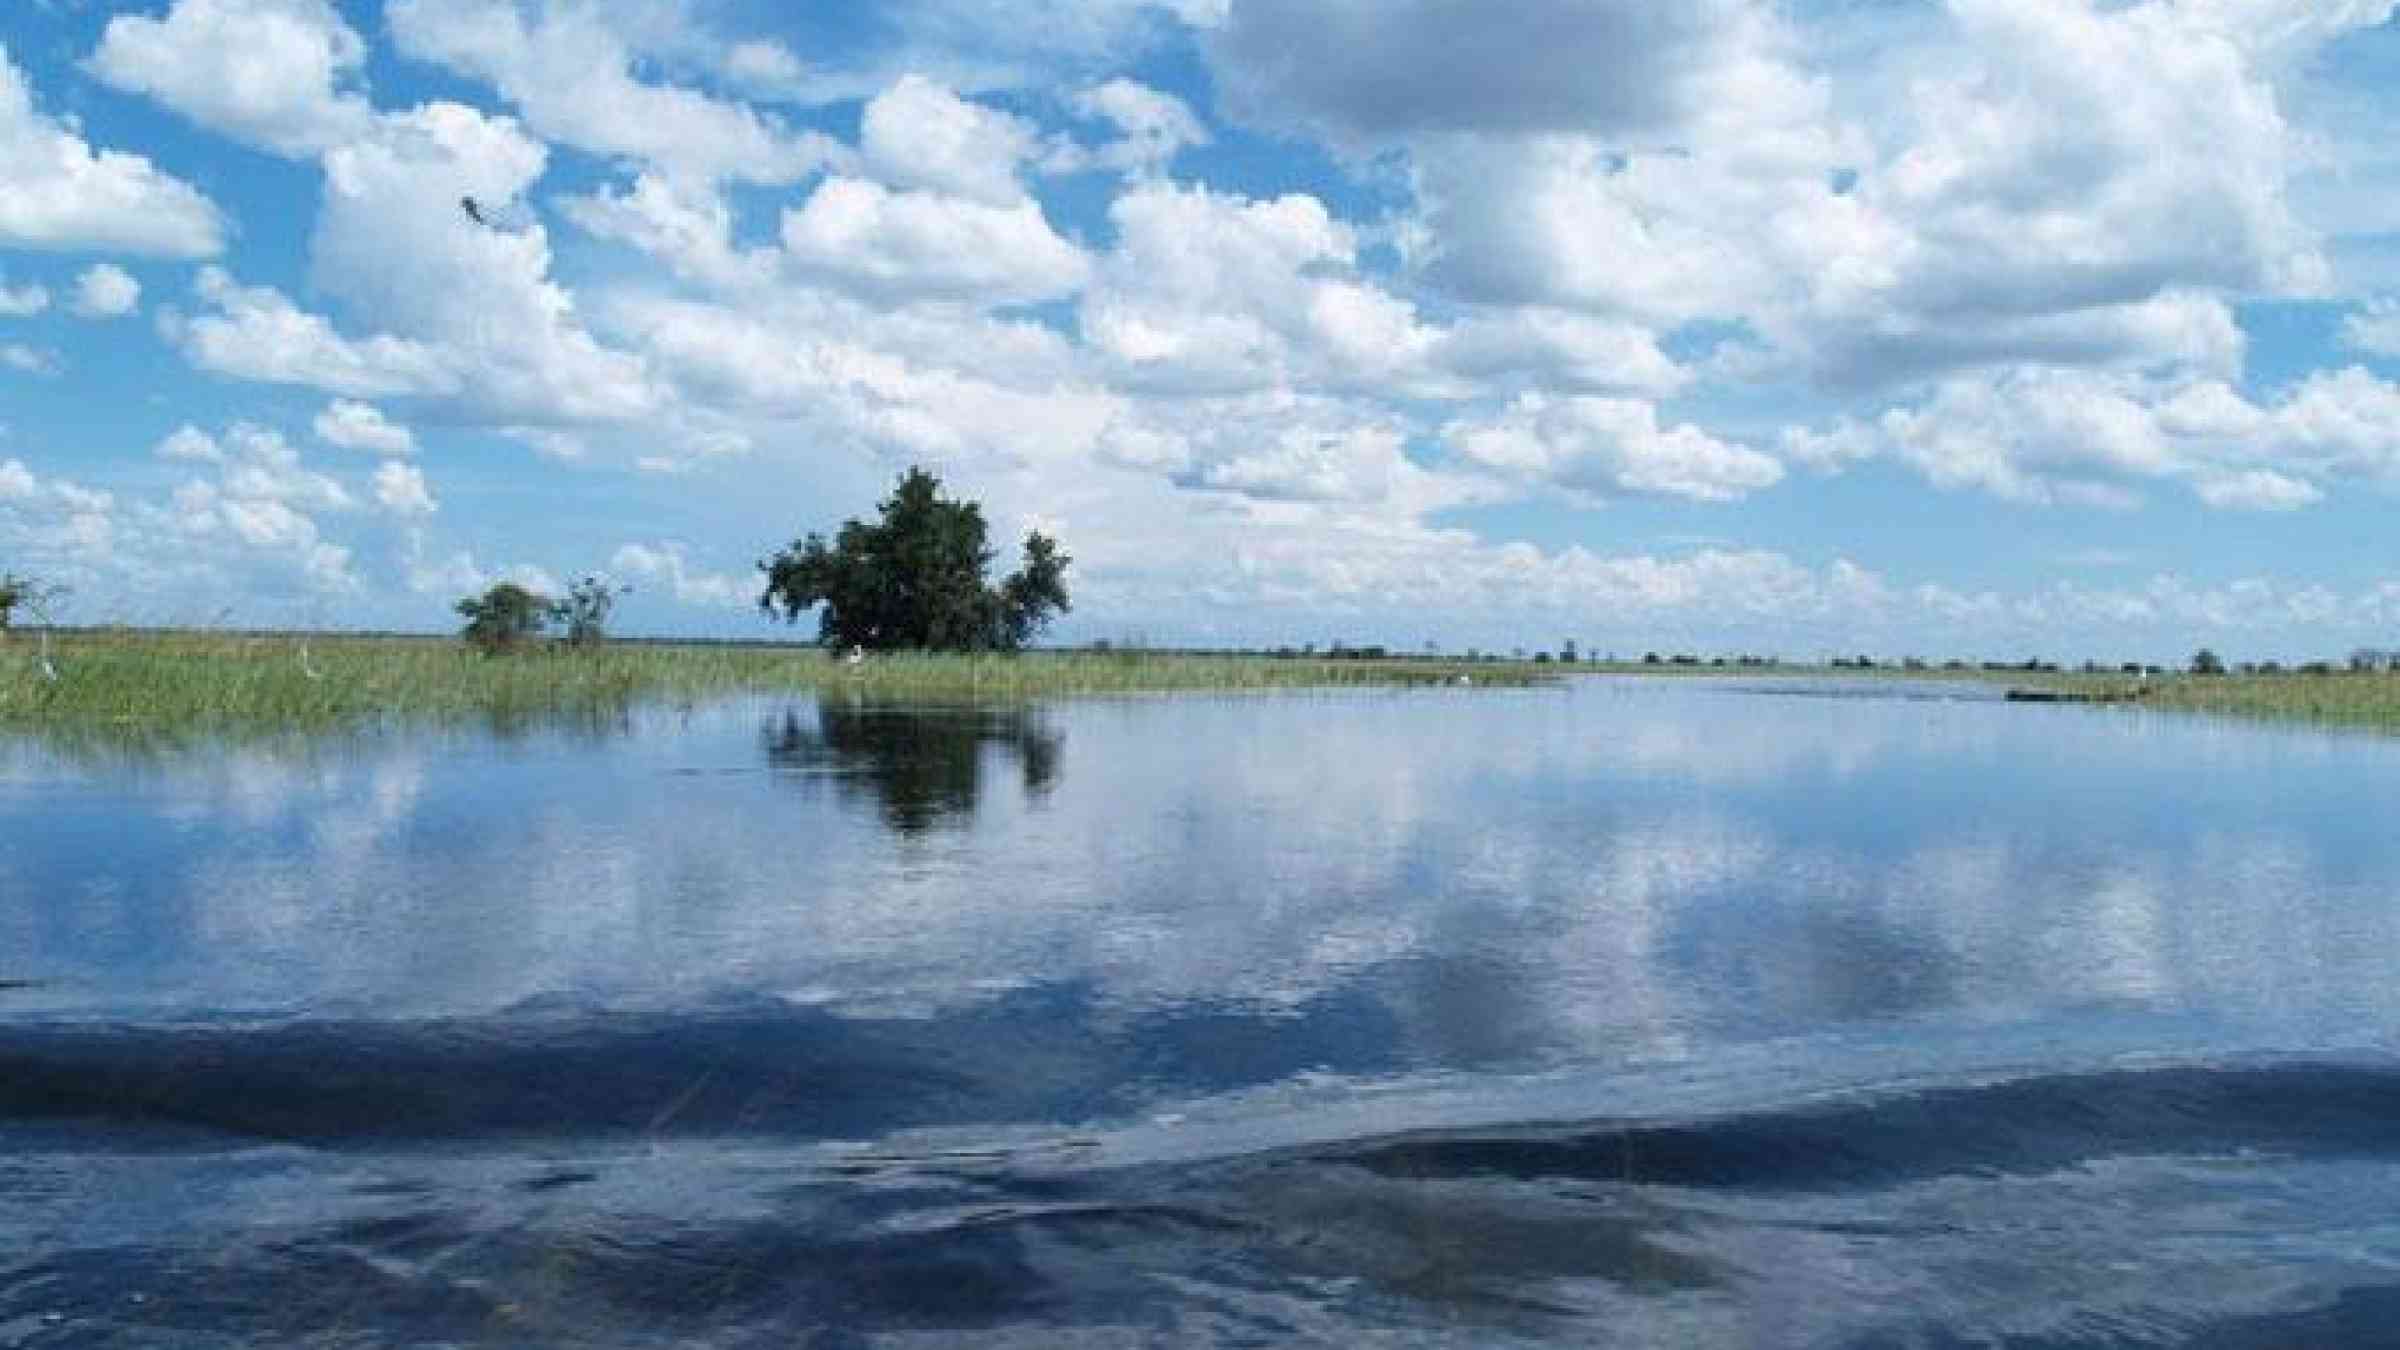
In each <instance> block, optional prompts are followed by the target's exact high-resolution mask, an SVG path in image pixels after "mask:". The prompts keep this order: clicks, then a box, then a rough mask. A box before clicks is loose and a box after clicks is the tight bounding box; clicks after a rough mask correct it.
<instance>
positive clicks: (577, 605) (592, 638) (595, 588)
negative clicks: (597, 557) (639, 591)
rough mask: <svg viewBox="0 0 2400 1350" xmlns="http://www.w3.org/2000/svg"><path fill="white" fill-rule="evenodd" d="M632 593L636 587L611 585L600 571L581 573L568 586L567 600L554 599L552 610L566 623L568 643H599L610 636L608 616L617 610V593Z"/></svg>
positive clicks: (572, 645) (555, 619)
mask: <svg viewBox="0 0 2400 1350" xmlns="http://www.w3.org/2000/svg"><path fill="white" fill-rule="evenodd" d="M632 593H633V587H631V586H617V585H611V584H610V583H609V580H608V578H606V577H603V576H600V575H597V574H593V575H589V576H583V577H578V578H576V580H575V582H574V584H573V585H570V586H569V587H567V596H566V598H565V599H564V600H553V601H551V602H550V604H549V606H548V614H549V617H550V618H551V619H552V620H553V621H555V622H557V623H560V624H564V625H565V626H566V630H567V645H568V646H570V647H597V646H599V645H600V643H601V642H602V641H603V640H605V639H606V638H607V637H608V616H609V615H610V614H611V613H613V612H615V610H616V607H617V597H618V596H620V595H631V594H632Z"/></svg>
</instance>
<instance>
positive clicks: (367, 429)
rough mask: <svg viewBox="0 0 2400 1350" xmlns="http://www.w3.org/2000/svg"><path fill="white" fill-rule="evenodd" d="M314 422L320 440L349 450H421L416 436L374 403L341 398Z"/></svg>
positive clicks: (394, 452) (386, 452)
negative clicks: (418, 448)
mask: <svg viewBox="0 0 2400 1350" xmlns="http://www.w3.org/2000/svg"><path fill="white" fill-rule="evenodd" d="M310 425H311V427H312V428H313V429H314V430H315V431H316V433H317V439H318V440H321V441H323V442H325V443H326V444H328V445H338V446H340V447H342V448H343V449H345V450H366V451H371V452H373V453H375V454H378V455H412V454H415V453H416V450H417V438H416V435H415V434H414V433H413V432H411V431H410V430H409V429H408V428H407V427H404V426H402V425H400V424H399V423H397V422H394V421H392V420H390V419H389V418H386V417H385V416H384V415H383V410H382V409H381V408H378V407H376V406H375V405H374V404H372V403H360V402H358V401H356V400H355V399H346V398H337V399H335V400H334V401H333V402H331V403H328V404H326V405H325V409H324V411H322V412H320V413H318V414H317V417H316V420H315V421H314V422H313V423H311V424H310Z"/></svg>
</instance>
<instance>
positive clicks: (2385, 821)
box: [0, 679, 2400, 1347]
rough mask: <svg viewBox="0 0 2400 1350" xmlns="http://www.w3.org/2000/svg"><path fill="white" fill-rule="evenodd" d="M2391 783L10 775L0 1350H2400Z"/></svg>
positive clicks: (1616, 694) (2355, 768)
mask: <svg viewBox="0 0 2400 1350" xmlns="http://www.w3.org/2000/svg"><path fill="white" fill-rule="evenodd" d="M2396 782H2400V742H2390V741H2383V740H2377V739H2373V738H2367V737H2356V736H2338V735H2331V734H2323V733H2316V732H2311V731H2306V730H2290V729H2269V728H2259V727H2250V726H2240V725H2233V724H2228V723H2222V722H2210V721H2203V720H2196V719H2187V718H2179V717H2172V716H2157V715H2144V714H2139V713H2134V712H2129V711H2127V710H2124V709H2115V708H2103V709H2094V708H2076V707H2029V706H2024V705H2008V704H2004V703H2000V702H1997V701H1995V700H1994V699H1993V698H1992V696H1991V694H1990V692H1989V691H1986V690H1973V689H1956V690H1946V689H1941V688H1938V687H1929V686H1909V687H1906V688H1898V689H1895V688H1893V687H1891V686H1878V685H1858V686H1842V685H1832V684H1820V685H1797V684H1791V683H1744V682H1741V681H1731V680H1727V681H1718V680H1682V681H1678V680H1656V681H1651V680H1632V679H1609V680H1591V681H1583V682H1576V683H1572V684H1570V685H1568V686H1565V687H1562V688H1555V689H1540V690H1529V691H1511V692H1494V691H1482V690H1440V691H1420V692H1408V693H1359V694H1342V695H1338V696H1336V695H1327V696H1274V697H1245V698H1238V699H1206V698H1155V699H1135V700H1124V701H1108V702H1081V703H1072V704H1065V705H1059V706H1053V707H1049V708H1043V709H1035V710H1031V711H1020V712H994V711H985V712H969V711H958V710H953V711H948V712H939V711H919V712H908V711H898V710H890V709H878V708H872V707H859V706H853V705H845V704H840V703H828V704H825V705H822V706H820V705H817V704H814V703H811V702H807V701H801V702H789V701H781V700H777V701H750V702H736V703H731V704H726V705H722V706H713V707H704V708H701V709H699V710H696V711H677V710H671V709H646V710H641V711H637V712H636V713H634V714H632V715H630V716H629V717H627V718H626V719H624V721H623V722H622V723H621V724H616V725H607V726H601V727H590V726H586V727H581V728H574V729H561V730H551V731H544V730H534V731H525V730H523V729H518V730H516V731H514V732H513V733H511V734H508V735H493V736H477V735H467V734H461V733H447V734H428V735H425V736H421V737H409V736H402V737H392V738H385V739H381V740H377V741H374V742H371V743H368V744H365V745H358V744H351V745H346V746H336V745H328V746H324V747H321V748H318V749H316V750H313V751H310V750H303V751H292V750H286V751H283V752H279V753H263V752H248V751H241V750H230V751H222V752H218V753H213V754H207V755H197V756H191V757H187V758H181V759H173V760H164V761H148V762H111V761H106V760H94V759H91V758H76V757H71V756H68V755H65V754H64V753H62V752H57V751H52V750H46V749H43V748H41V747H38V746H32V745H16V746H6V747H0V1346H142V1347H184V1346H191V1347H218V1346H237V1345H238V1346H249V1345H279V1346H281V1345H294V1346H343V1347H351V1346H385V1345H391V1346H428V1347H430V1346H503V1345H507V1346H515V1345H608V1346H740V1347H770V1346H772V1347H785V1346H801V1347H862V1346H909V1347H918V1346H943V1345H958V1346H995V1345H997V1346H1009V1345H1017V1346H1043V1347H1049V1346H1103V1345H1105V1346H1116V1345H1144V1344H1160V1345H1219V1344H1221V1345H1290V1344H1317V1345H1325V1346H1356V1345H1444V1344H1454V1345H1462V1346H1465V1345H1471V1346H1506V1345H1534V1344H1572V1345H1599V1344H1608V1345H1668V1346H1684V1345H1743V1346H1747V1345H1761V1346H1787V1345H1788V1346H1891V1347H1899V1346H1964V1345H2007V1346H2012V1347H2034V1346H2105V1345H2144V1346H2150V1345H2185V1344H2189V1345H2202V1346H2256V1347H2285V1346H2304V1345H2341V1344H2395V1343H2400V1166H2396V1165H2395V1164H2400V1056H2396V1055H2395V1033H2396V1032H2400V829H2395V827H2394V823H2393V822H2394V816H2393V813H2392V806H2391V802H2392V799H2393V792H2392V790H2393V786H2394V784H2395V783H2396Z"/></svg>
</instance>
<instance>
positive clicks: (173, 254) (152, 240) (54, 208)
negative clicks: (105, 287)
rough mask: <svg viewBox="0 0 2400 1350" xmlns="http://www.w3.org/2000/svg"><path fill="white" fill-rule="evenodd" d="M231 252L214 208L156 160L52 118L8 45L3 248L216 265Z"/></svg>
mask: <svg viewBox="0 0 2400 1350" xmlns="http://www.w3.org/2000/svg"><path fill="white" fill-rule="evenodd" d="M224 247H225V218H224V216H223V215H222V214H220V213H219V212H218V210H217V208H216V206H215V205H214V204H212V203H211V202H210V201H209V200H208V199H207V198H206V197H203V196H201V195H200V193H199V191H198V190H197V189H195V188H193V187H192V186H191V185H190V184H188V183H186V182H184V181H183V180H181V179H179V178H175V177H172V176H170V175H168V174H165V173H162V172H161V171H160V170H159V169H158V167H157V166H156V165H153V164H152V163H151V162H150V161H149V160H148V159H146V158H144V157H142V156H140V155H136V154H129V153H127V152H125V151H122V150H95V149H94V148H93V147H92V146H91V144H90V143H89V142H87V141H85V140H84V139H83V137H82V136H81V135H80V134H78V133H77V131H76V130H75V129H74V128H73V127H71V126H69V125H68V124H67V123H64V122H61V121H59V120H57V119H56V118H52V117H46V116H44V115H43V114H42V113H41V111H40V110H39V109H37V108H36V107H35V106H34V102H33V89H32V86H31V85H30V84H28V83H27V81H26V78H25V76H24V74H23V72H21V71H19V70H18V69H17V67H16V66H15V65H14V64H13V63H11V61H10V60H9V53H8V47H7V45H6V44H5V43H0V248H23V249H55V250H88V249H109V250H115V251H120V252H125V253H136V254H144V255H148V256H152V257H165V258H207V257H213V256H215V255H216V254H217V253H218V252H220V251H222V250H223V248H224Z"/></svg>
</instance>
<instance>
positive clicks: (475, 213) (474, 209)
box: [458, 197, 492, 229]
mask: <svg viewBox="0 0 2400 1350" xmlns="http://www.w3.org/2000/svg"><path fill="white" fill-rule="evenodd" d="M458 205H459V209H460V210H462V211H465V212H466V213H467V219H469V220H471V221H474V222H475V223H476V224H478V225H481V226H483V227H484V228H485V229H490V228H491V225H492V222H490V221H488V220H485V219H484V218H483V208H482V207H480V206H477V205H476V204H475V199H474V198H473V197H461V198H459V199H458Z"/></svg>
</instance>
